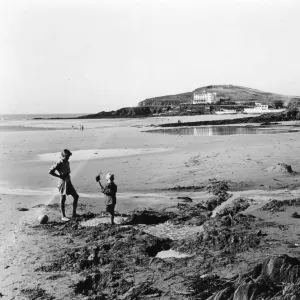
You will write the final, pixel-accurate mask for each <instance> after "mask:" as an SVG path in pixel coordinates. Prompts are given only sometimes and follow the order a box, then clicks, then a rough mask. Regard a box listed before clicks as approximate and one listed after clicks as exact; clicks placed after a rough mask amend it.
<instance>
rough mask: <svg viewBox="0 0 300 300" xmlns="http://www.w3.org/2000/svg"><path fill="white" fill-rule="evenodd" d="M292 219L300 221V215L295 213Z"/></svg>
mask: <svg viewBox="0 0 300 300" xmlns="http://www.w3.org/2000/svg"><path fill="white" fill-rule="evenodd" d="M292 217H293V218H295V219H299V218H300V215H299V214H298V213H297V212H296V211H295V212H294V213H293V214H292Z"/></svg>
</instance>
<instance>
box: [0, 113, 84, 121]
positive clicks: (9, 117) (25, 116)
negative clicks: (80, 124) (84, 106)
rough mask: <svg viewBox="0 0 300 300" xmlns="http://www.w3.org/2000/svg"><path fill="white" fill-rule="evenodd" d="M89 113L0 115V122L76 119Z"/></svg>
mask: <svg viewBox="0 0 300 300" xmlns="http://www.w3.org/2000/svg"><path fill="white" fill-rule="evenodd" d="M88 114H89V113H82V114H81V113H78V114H55V113H53V114H0V121H9V120H12V121H22V120H32V119H34V118H76V117H79V116H84V115H88Z"/></svg>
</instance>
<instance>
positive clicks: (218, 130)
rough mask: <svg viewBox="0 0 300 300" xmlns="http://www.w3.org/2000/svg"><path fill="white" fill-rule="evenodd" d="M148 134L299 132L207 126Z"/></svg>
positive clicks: (164, 130) (163, 130) (277, 129)
mask: <svg viewBox="0 0 300 300" xmlns="http://www.w3.org/2000/svg"><path fill="white" fill-rule="evenodd" d="M147 132H150V133H156V134H173V135H194V136H212V135H235V134H276V133H292V132H299V130H292V129H290V128H264V127H254V126H253V127H252V126H251V127H248V126H206V127H189V128H182V127H181V128H171V129H157V130H149V131H147Z"/></svg>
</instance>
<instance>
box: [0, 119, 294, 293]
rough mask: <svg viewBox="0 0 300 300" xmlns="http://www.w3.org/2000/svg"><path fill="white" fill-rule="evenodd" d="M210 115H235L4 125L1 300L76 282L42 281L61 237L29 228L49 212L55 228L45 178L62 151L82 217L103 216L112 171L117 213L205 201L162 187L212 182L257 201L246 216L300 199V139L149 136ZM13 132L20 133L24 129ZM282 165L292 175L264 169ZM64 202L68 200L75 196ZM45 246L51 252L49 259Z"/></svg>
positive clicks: (50, 184) (0, 147)
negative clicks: (182, 200)
mask: <svg viewBox="0 0 300 300" xmlns="http://www.w3.org/2000/svg"><path fill="white" fill-rule="evenodd" d="M212 117H213V118H215V119H216V118H217V119H221V118H233V117H235V116H204V117H199V116H197V117H174V118H148V119H125V120H117V119H116V120H99V121H98V120H97V121H95V120H86V121H85V120H80V121H79V122H77V121H74V120H67V121H62V120H59V121H52V120H51V121H50V120H49V121H28V122H26V124H25V125H26V126H27V127H28V128H29V129H30V127H35V128H42V127H44V128H47V129H59V130H40V129H39V130H26V131H12V130H4V129H5V128H4V127H3V128H2V129H3V130H1V126H7V123H5V122H2V123H1V124H0V139H1V144H0V167H1V171H0V213H1V219H0V293H2V294H3V295H4V297H3V299H23V298H22V296H21V294H20V290H21V289H22V288H28V286H31V287H33V286H37V285H38V284H39V282H40V284H41V285H43V287H44V288H45V289H46V290H47V289H48V290H50V289H56V288H62V287H64V286H66V284H69V283H70V281H68V280H67V279H64V280H66V282H64V280H61V282H60V284H61V287H59V286H51V284H54V283H53V282H52V283H51V281H49V280H48V281H47V278H46V277H47V276H46V275H42V274H35V275H33V274H34V272H33V270H34V269H35V267H36V266H37V265H38V264H41V263H42V262H43V261H46V260H47V251H50V250H51V247H55V243H57V240H56V239H54V240H53V241H52V243H51V241H49V239H48V238H47V237H46V236H42V235H41V236H36V235H32V236H31V235H30V229H28V228H29V227H28V226H29V225H31V224H36V223H37V216H38V215H39V214H41V213H44V212H46V213H49V214H50V220H51V221H59V208H58V206H57V203H58V201H59V197H58V195H57V194H56V190H55V186H56V179H55V178H52V177H51V176H49V174H48V170H49V168H50V166H51V165H52V164H53V163H55V159H56V158H57V157H58V156H57V153H59V152H60V151H61V150H62V149H63V148H68V149H70V150H71V151H72V152H73V156H72V158H71V159H70V162H71V170H72V174H71V175H72V181H73V184H74V186H75V187H76V189H77V190H78V192H79V194H80V199H79V203H80V205H81V206H79V213H80V212H86V211H91V212H100V211H101V210H103V209H104V205H103V197H102V196H101V195H100V192H99V187H98V186H97V184H96V182H95V176H96V175H97V174H98V173H99V172H102V173H107V172H113V173H114V174H115V176H116V179H115V181H116V183H117V185H118V191H119V193H118V205H117V211H120V212H128V211H130V210H132V209H141V208H144V207H165V206H172V205H176V204H177V203H178V201H179V200H178V199H176V198H177V197H178V196H179V195H180V196H189V197H192V198H193V200H195V201H199V202H200V201H202V200H205V199H207V197H208V195H207V193H206V192H205V191H199V192H191V191H185V192H179V191H166V190H165V189H167V188H173V187H176V186H178V185H179V186H192V185H194V186H203V185H205V184H207V182H208V180H209V179H211V178H217V179H219V180H230V181H232V182H235V183H236V185H233V186H235V189H236V191H234V192H233V194H234V197H233V198H231V200H232V199H234V198H236V197H239V196H241V195H246V196H247V197H250V198H253V199H254V202H253V205H252V207H251V208H249V211H251V209H252V211H253V210H255V209H256V208H258V207H260V206H261V205H262V203H265V202H268V201H269V200H270V199H274V198H276V199H291V198H295V197H297V196H298V192H299V190H298V187H299V183H298V182H299V175H298V173H297V172H300V162H299V159H298V149H299V146H300V139H299V136H300V133H285V134H264V135H232V136H180V135H159V134H150V133H147V132H145V131H146V130H148V129H153V128H151V127H145V126H148V125H150V124H156V125H157V124H159V123H165V122H174V121H175V122H176V121H177V120H178V119H180V120H181V121H182V122H184V121H196V120H199V118H201V119H203V118H212ZM79 124H83V125H84V127H85V130H84V131H79V130H72V129H71V127H72V125H74V126H79ZM9 125H10V126H11V125H12V126H15V128H20V126H22V125H23V123H22V122H14V123H13V124H9ZM95 153H97V154H95ZM278 162H282V163H286V164H289V165H291V166H292V168H293V170H294V171H295V173H293V174H289V173H284V172H270V171H268V170H270V168H271V169H272V166H275V165H276V164H277V163H278ZM241 190H244V191H241ZM67 203H71V199H68V202H67ZM48 204H51V205H54V210H53V209H52V210H48V208H47V206H45V205H48ZM19 208H27V209H28V211H18V209H19ZM70 212H71V207H68V208H67V213H68V214H70ZM25 233H26V234H25ZM59 241H60V242H61V243H64V241H65V243H66V244H61V245H59V247H67V245H68V238H66V239H65V240H64V239H60V240H59ZM47 247H48V248H47ZM49 247H50V248H49ZM45 249H48V250H47V251H46V252H45ZM49 249H50V250H49ZM72 280H73V279H72ZM72 280H71V281H72ZM56 284H57V283H56ZM0 295H1V294H0ZM56 296H57V297H58V298H57V299H69V298H68V297H67V292H66V294H64V293H62V295H61V296H58V295H56ZM59 297H61V298H59ZM24 299H26V298H24ZM78 299H80V298H78Z"/></svg>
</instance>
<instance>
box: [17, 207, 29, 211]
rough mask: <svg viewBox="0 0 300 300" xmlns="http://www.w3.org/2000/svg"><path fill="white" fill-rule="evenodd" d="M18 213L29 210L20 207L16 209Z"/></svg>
mask: <svg viewBox="0 0 300 300" xmlns="http://www.w3.org/2000/svg"><path fill="white" fill-rule="evenodd" d="M17 210H18V211H28V210H29V209H28V208H25V207H20V208H17Z"/></svg>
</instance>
